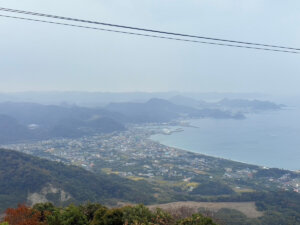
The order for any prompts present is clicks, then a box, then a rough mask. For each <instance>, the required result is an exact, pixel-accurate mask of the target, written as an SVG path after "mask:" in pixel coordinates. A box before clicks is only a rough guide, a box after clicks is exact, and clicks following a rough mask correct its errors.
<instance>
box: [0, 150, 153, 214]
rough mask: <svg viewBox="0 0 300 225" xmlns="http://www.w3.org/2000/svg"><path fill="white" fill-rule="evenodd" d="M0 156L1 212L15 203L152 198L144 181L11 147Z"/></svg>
mask: <svg viewBox="0 0 300 225" xmlns="http://www.w3.org/2000/svg"><path fill="white" fill-rule="evenodd" d="M0 159H1V163H0V183H1V185H0V193H1V194H0V212H1V211H3V210H4V209H6V208H7V207H13V206H16V205H17V204H18V203H28V204H34V203H37V202H46V201H52V202H54V203H56V204H57V205H66V204H69V203H71V202H74V203H79V202H85V201H97V202H105V203H108V204H110V203H111V204H113V203H116V202H117V201H130V202H143V203H149V202H152V201H153V200H154V198H153V197H152V194H153V193H154V191H153V186H152V185H151V184H148V183H146V182H145V181H131V180H128V179H124V178H121V177H118V176H116V175H106V174H102V173H100V172H99V173H97V174H95V173H91V172H89V171H86V170H84V169H81V168H79V167H75V166H67V165H64V164H61V163H56V162H52V161H48V160H45V159H39V158H37V157H33V156H29V155H26V154H23V153H19V152H15V151H11V150H4V149H0Z"/></svg>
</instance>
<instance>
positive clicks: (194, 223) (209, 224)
mask: <svg viewBox="0 0 300 225" xmlns="http://www.w3.org/2000/svg"><path fill="white" fill-rule="evenodd" d="M177 225H217V224H216V223H214V222H213V221H212V219H211V218H208V217H204V216H202V215H201V214H194V215H193V216H191V217H188V218H185V219H182V220H180V221H178V222H177Z"/></svg>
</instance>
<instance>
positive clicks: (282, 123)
mask: <svg viewBox="0 0 300 225" xmlns="http://www.w3.org/2000/svg"><path fill="white" fill-rule="evenodd" d="M189 122H190V124H191V125H193V126H197V127H198V128H192V127H184V131H182V132H177V133H172V134H171V135H164V134H157V135H153V136H152V137H151V138H152V139H153V140H155V141H158V142H160V143H162V144H164V145H168V146H172V147H176V148H180V149H185V150H188V151H192V152H196V153H201V154H205V155H210V156H215V157H220V158H225V159H230V160H234V161H240V162H245V163H249V164H255V165H260V166H266V167H276V168H283V169H289V170H300V109H299V108H290V109H284V110H280V111H272V112H265V113H259V114H250V115H247V118H246V119H244V120H231V119H223V120H221V119H197V120H190V121H189Z"/></svg>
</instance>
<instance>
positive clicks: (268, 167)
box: [148, 125, 300, 173]
mask: <svg viewBox="0 0 300 225" xmlns="http://www.w3.org/2000/svg"><path fill="white" fill-rule="evenodd" d="M159 126H160V125H159ZM191 126H192V125H191ZM192 127H193V128H196V127H195V126H192ZM183 131H184V130H183V129H182V131H180V132H183ZM173 133H175V132H172V133H171V134H164V133H162V132H157V133H155V134H152V135H150V136H149V137H148V139H149V140H151V141H154V142H156V143H158V144H160V145H163V146H166V147H170V148H174V149H177V150H179V151H185V152H189V153H193V154H197V155H202V156H205V157H211V158H215V159H219V160H226V161H231V162H234V163H242V164H246V165H249V166H255V167H259V168H261V169H280V170H285V171H291V172H293V173H299V171H300V170H292V169H287V168H280V167H270V166H266V165H259V164H255V163H251V162H245V161H241V160H234V159H228V158H224V157H221V156H215V155H209V154H206V153H202V152H197V151H196V150H192V149H188V148H182V147H178V146H175V145H169V144H165V143H162V142H161V141H159V140H155V139H153V136H155V135H166V136H170V135H172V134H173Z"/></svg>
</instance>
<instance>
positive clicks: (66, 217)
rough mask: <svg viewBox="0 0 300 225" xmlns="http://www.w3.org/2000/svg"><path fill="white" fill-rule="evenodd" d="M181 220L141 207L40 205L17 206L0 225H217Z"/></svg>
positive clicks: (196, 218) (194, 218) (201, 220)
mask: <svg viewBox="0 0 300 225" xmlns="http://www.w3.org/2000/svg"><path fill="white" fill-rule="evenodd" d="M182 217H184V215H183V214H181V215H178V214H177V215H176V214H175V215H171V214H170V213H168V212H165V211H163V210H161V209H158V208H157V209H156V210H154V211H150V210H149V209H148V208H146V207H145V206H143V205H137V206H125V207H122V208H113V209H108V208H107V207H105V206H103V205H100V204H92V203H87V204H84V205H80V206H75V205H69V206H68V207H65V208H57V207H55V206H54V205H53V204H51V203H40V204H36V205H34V206H33V207H32V208H30V207H27V206H25V205H19V206H18V208H16V209H7V210H6V213H5V217H4V221H3V223H0V225H129V224H134V225H186V224H194V225H216V223H214V222H213V220H212V219H211V218H208V217H205V216H203V215H201V214H193V215H192V216H191V217H186V218H182Z"/></svg>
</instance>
